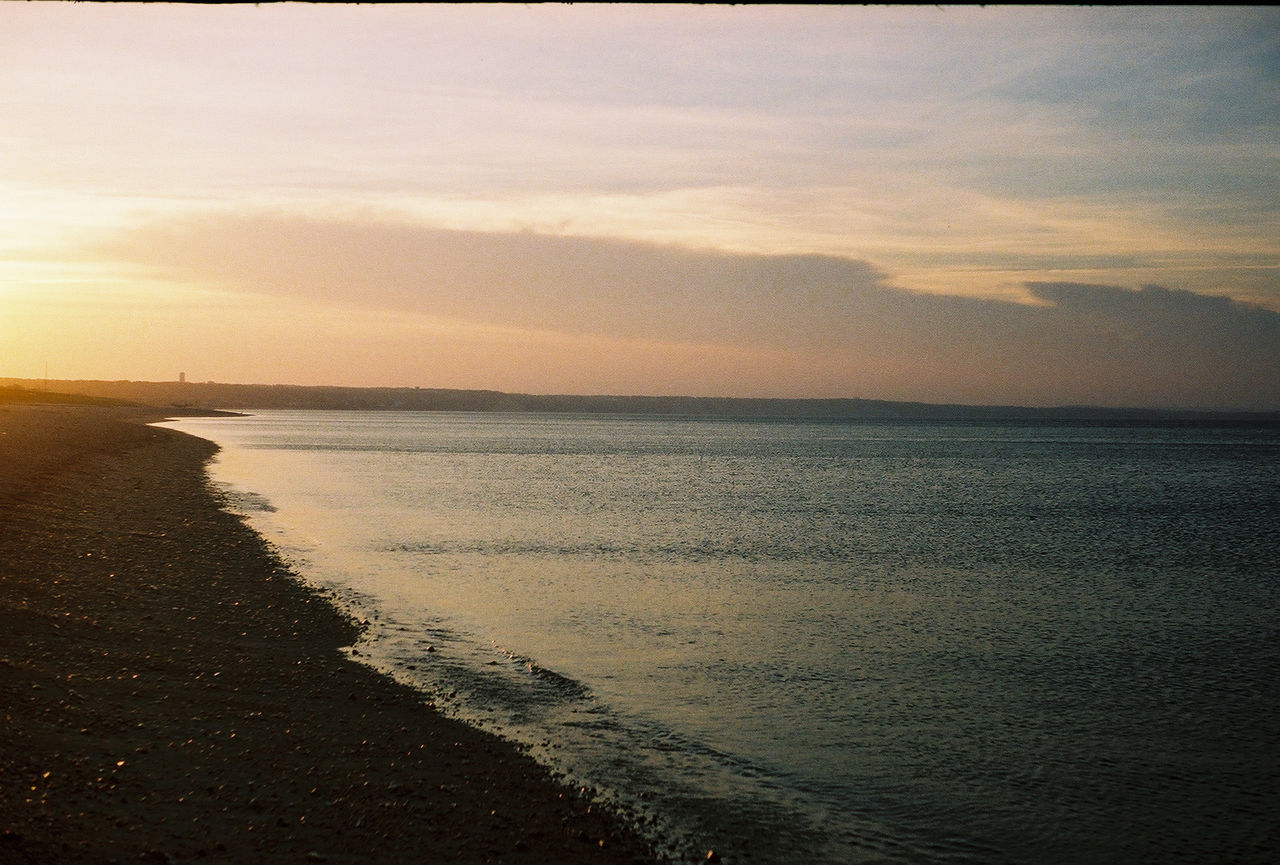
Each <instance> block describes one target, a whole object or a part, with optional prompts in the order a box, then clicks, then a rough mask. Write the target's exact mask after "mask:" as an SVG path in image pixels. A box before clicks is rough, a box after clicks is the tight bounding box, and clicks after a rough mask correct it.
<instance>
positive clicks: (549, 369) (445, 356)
mask: <svg viewBox="0 0 1280 865" xmlns="http://www.w3.org/2000/svg"><path fill="white" fill-rule="evenodd" d="M0 101H2V104H0V116H3V117H4V121H3V124H0V377H14V378H42V377H44V375H45V371H46V369H47V371H48V375H49V376H50V377H52V378H56V379H73V378H102V379H149V380H164V379H176V378H177V376H178V373H179V371H183V372H185V373H186V374H187V377H188V378H189V379H191V380H199V381H204V380H216V381H226V382H246V383H293V384H335V385H362V386H395V385H416V386H422V387H459V388H491V389H498V390H506V391H519V392H530V393H584V394H585V393H615V394H685V395H715V396H776V397H867V398H876V399H902V400H923V401H930V402H964V403H1019V404H1025V405H1054V404H1081V403H1087V404H1095V405H1141V406H1159V407H1187V408H1244V409H1269V410H1275V409H1280V375H1278V374H1277V372H1276V371H1277V370H1280V219H1278V218H1277V217H1278V216H1280V135H1277V132H1278V131H1280V14H1278V13H1276V12H1275V11H1274V10H1272V9H1269V8H1263V7H1243V8H1222V7H1203V8H1201V7H1166V8H1163V9H1147V8H1142V7H1123V8H1119V7H1117V8H1066V7H1049V8H1033V7H1003V8H1001V7H993V8H976V7H942V8H936V7H898V8H892V7H888V8H880V9H874V8H865V7H839V6H836V7H827V6H810V7H806V6H759V7H753V6H745V7H742V6H648V5H636V6H630V5H613V4H600V5H585V6H584V5H564V6H559V5H534V6H517V5H493V6H488V5H458V6H449V5H440V6H433V5H385V6H381V5H365V6H358V5H350V6H347V5H338V4H321V5H311V4H267V5H265V6H258V7H255V6H248V5H226V6H218V5H212V6H205V5H164V4H138V5H133V4H71V3H57V2H55V3H12V4H0Z"/></svg>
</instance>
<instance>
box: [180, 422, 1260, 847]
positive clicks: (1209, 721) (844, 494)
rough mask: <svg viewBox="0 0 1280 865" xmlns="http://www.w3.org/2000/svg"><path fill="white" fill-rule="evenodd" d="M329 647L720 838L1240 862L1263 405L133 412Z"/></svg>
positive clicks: (652, 818) (632, 807)
mask: <svg viewBox="0 0 1280 865" xmlns="http://www.w3.org/2000/svg"><path fill="white" fill-rule="evenodd" d="M170 425H172V426H174V427H176V428H179V429H183V430H186V431H189V432H193V433H195V434H197V435H201V436H204V437H207V438H211V439H213V440H214V441H216V442H218V443H219V444H220V445H221V446H222V448H223V450H222V452H221V455H220V457H219V459H218V461H217V463H216V464H215V465H214V467H213V475H214V477H215V479H216V480H217V481H218V482H219V483H220V484H222V485H224V487H225V488H226V489H227V490H228V494H229V496H230V498H231V501H232V502H233V503H234V504H235V506H236V507H238V508H240V509H242V510H243V511H244V512H246V513H248V514H249V515H250V518H251V520H252V522H253V524H254V526H255V527H256V528H258V529H259V530H260V531H262V532H263V533H264V534H265V535H267V536H268V538H269V539H271V540H272V541H273V542H274V543H276V544H277V546H279V547H280V548H281V549H282V550H283V551H284V552H285V554H286V555H287V556H289V557H291V558H292V559H293V560H294V561H295V562H296V564H297V566H298V568H299V569H300V570H301V571H302V573H303V574H304V576H306V577H307V578H308V579H309V580H312V581H313V582H315V583H317V584H318V585H321V586H323V587H326V588H328V589H330V590H332V591H334V592H335V593H337V594H338V595H339V596H340V597H342V598H344V599H345V600H346V601H347V602H349V603H351V604H353V605H354V606H355V608H356V609H357V610H359V611H360V612H361V614H362V615H364V616H366V617H368V618H369V619H370V620H371V622H372V623H373V625H374V627H373V628H372V629H371V632H370V640H368V641H367V642H365V643H362V644H361V645H359V646H358V647H357V648H356V651H357V652H359V653H360V657H361V659H362V660H365V661H367V662H369V663H373V664H374V665H376V666H379V667H381V668H383V669H386V670H388V671H389V672H392V673H393V674H394V675H396V676H397V677H399V678H402V679H404V680H407V681H411V682H413V683H415V684H417V685H418V686H419V687H421V688H423V689H424V692H425V694H426V695H427V697H428V698H429V699H432V700H433V701H435V702H436V703H437V704H439V705H441V706H442V707H443V708H445V709H446V711H449V712H451V713H453V714H455V715H457V716H460V717H463V718H465V719H468V720H470V721H472V722H475V723H479V724H482V725H484V726H486V727H488V728H491V729H494V730H496V731H498V732H501V733H503V734H504V735H507V736H509V737H512V738H515V739H517V740H518V741H521V742H523V743H525V744H527V745H528V746H529V747H530V749H531V750H532V751H533V753H534V754H535V756H537V757H538V758H539V759H541V760H543V761H544V762H546V763H547V764H548V765H550V766H552V767H554V768H555V769H557V770H558V771H561V772H563V773H565V774H566V776H567V777H568V778H570V779H571V780H573V781H574V782H575V783H580V784H582V785H584V786H588V787H590V788H592V789H594V790H595V791H596V794H597V795H598V796H600V797H601V798H604V799H608V800H611V801H612V802H613V803H614V804H615V805H616V806H617V807H619V808H620V809H622V810H624V811H626V812H627V813H630V814H632V815H633V816H634V817H635V819H637V821H639V822H641V823H642V824H643V825H645V826H649V827H651V829H652V831H653V832H654V833H655V834H656V835H659V836H661V837H662V838H663V839H664V840H665V843H666V847H667V850H668V852H669V853H670V854H671V855H672V856H673V857H676V858H682V857H692V856H694V855H697V854H705V851H706V850H707V849H708V848H715V849H717V850H719V851H721V852H722V853H723V855H725V856H726V858H728V859H730V860H732V861H734V862H740V863H765V865H779V863H792V862H796V861H808V862H813V863H845V862H849V863H853V862H864V861H865V862H872V861H887V862H913V863H914V862H940V863H979V862H982V863H994V862H1027V863H1086V862H1087V863H1105V862H1114V863H1132V862H1197V863H1199V862H1205V861H1249V862H1263V861H1270V860H1271V859H1272V858H1273V856H1275V855H1276V853H1277V849H1276V848H1277V845H1278V844H1280V842H1278V841H1277V837H1276V834H1275V828H1274V827H1275V818H1274V815H1275V814H1276V813H1280V783H1278V782H1280V720H1278V719H1280V712H1278V711H1277V709H1280V686H1278V684H1277V682H1278V677H1277V670H1280V639H1278V638H1280V634H1278V633H1277V631H1278V630H1280V616H1278V615H1277V613H1278V612H1280V431H1278V430H1276V429H1274V428H1271V429H1266V428H1250V427H1229V426H1227V427H1209V426H1199V427H1192V426H1182V427H1159V426H1142V427H1101V426H1049V425H1038V424H1013V425H992V424H963V423H945V424H937V423H918V424H891V423H882V422H873V423H830V422H803V421H785V422H783V421H778V422H771V421H725V420H684V419H654V418H635V417H617V416H612V417H601V416H578V415H574V416H570V415H530V414H465V413H359V412H263V413H259V414H257V415H255V416H252V417H246V418H232V419H188V420H183V421H179V422H174V423H172V424H170Z"/></svg>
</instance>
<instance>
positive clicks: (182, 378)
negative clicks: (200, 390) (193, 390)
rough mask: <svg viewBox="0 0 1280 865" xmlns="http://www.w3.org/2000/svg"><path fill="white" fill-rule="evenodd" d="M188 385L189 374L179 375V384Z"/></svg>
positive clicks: (181, 373)
mask: <svg viewBox="0 0 1280 865" xmlns="http://www.w3.org/2000/svg"><path fill="white" fill-rule="evenodd" d="M186 383H187V374H186V373H185V372H180V373H178V384H186Z"/></svg>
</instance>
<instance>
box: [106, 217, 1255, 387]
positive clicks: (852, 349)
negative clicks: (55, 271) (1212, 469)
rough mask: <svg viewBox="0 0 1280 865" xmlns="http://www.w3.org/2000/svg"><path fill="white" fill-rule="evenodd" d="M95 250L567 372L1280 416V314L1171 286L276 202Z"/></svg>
mask: <svg viewBox="0 0 1280 865" xmlns="http://www.w3.org/2000/svg"><path fill="white" fill-rule="evenodd" d="M92 252H93V254H94V255H95V256H103V257H105V258H108V259H110V260H113V261H116V262H122V263H127V264H129V265H131V266H134V267H139V266H141V267H145V268H147V269H148V270H149V272H151V273H152V274H153V275H155V276H157V277H160V278H163V279H166V280H169V281H171V282H173V283H174V284H190V285H199V286H201V287H204V288H210V287H216V288H220V289H222V290H229V291H235V292H240V293H257V294H262V295H275V296H282V297H287V298H290V299H291V300H295V301H301V302H306V303H313V304H319V305H322V306H330V307H342V306H345V307H349V308H350V307H356V308H365V309H372V310H382V311H393V312H397V313H402V314H408V315H417V316H430V317H434V318H435V319H437V320H439V319H446V320H452V321H456V322H461V323H469V324H473V325H476V326H485V327H492V326H498V327H504V328H509V329H514V330H513V332H525V333H529V334H541V335H542V336H539V337H538V342H539V345H540V349H539V350H540V351H543V352H545V353H547V354H548V355H555V354H556V352H557V351H562V352H563V353H564V358H562V359H561V361H558V362H559V363H560V366H561V368H562V369H566V370H567V369H568V367H569V366H571V365H572V359H571V351H572V349H571V346H575V345H576V346H581V345H582V344H583V343H582V341H583V340H584V339H590V340H593V341H595V343H594V344H596V345H598V346H612V349H610V350H611V351H613V352H614V354H615V355H616V356H617V357H618V358H619V361H618V363H619V366H620V367H621V366H623V365H625V364H626V361H625V359H624V357H623V356H624V355H627V353H628V352H632V353H635V352H639V351H640V349H639V348H638V346H641V345H643V346H644V349H643V351H644V353H645V356H646V357H649V356H651V355H652V352H653V351H654V350H655V348H654V347H655V346H660V345H668V346H672V347H673V349H672V350H673V351H674V350H675V349H674V347H676V346H679V347H680V348H679V351H680V352H681V353H682V356H684V357H685V358H686V361H685V366H686V367H688V368H693V367H696V365H697V363H698V361H697V358H698V357H699V356H700V353H701V356H702V357H704V358H706V362H707V363H708V364H713V363H716V362H719V361H717V360H716V359H717V358H721V359H722V358H724V357H726V356H728V355H727V354H726V352H736V353H737V354H736V355H735V356H738V357H742V358H748V357H755V358H756V359H757V360H756V361H754V362H752V363H746V362H745V361H744V366H743V367H742V368H743V369H744V370H746V369H750V370H751V373H750V374H751V375H753V376H761V377H760V378H759V379H758V380H757V381H750V380H747V381H742V382H739V386H738V387H737V388H735V392H739V393H763V394H778V393H783V394H784V395H803V393H789V394H788V393H787V388H788V386H789V385H788V384H787V382H786V381H780V380H778V379H769V378H767V376H766V374H765V371H764V370H765V367H766V366H768V365H769V364H773V365H774V366H775V367H776V368H777V369H783V368H785V369H786V370H787V376H788V377H789V378H790V379H792V380H794V381H800V380H803V381H804V382H805V387H807V388H808V391H807V392H808V393H809V394H812V393H814V392H815V391H821V392H822V393H824V394H826V395H840V394H843V395H870V396H885V397H888V398H904V399H928V400H933V401H944V402H947V401H950V402H1018V403H1030V404H1047V403H1095V404H1125V405H1165V406H1193V407H1195V406H1201V407H1221V408H1226V407H1270V408H1275V407H1280V382H1278V380H1277V379H1278V377H1277V376H1276V375H1275V370H1276V369H1280V314H1277V313H1275V312H1272V311H1270V310H1267V309H1264V308H1261V307H1256V306H1252V305H1249V304H1244V303H1240V302H1237V301H1233V300H1230V299H1227V298H1222V297H1208V296H1204V295H1200V294H1195V293H1192V292H1189V291H1185V290H1177V289H1170V288H1163V287H1159V286H1146V287H1143V288H1141V289H1138V290H1131V289H1128V288H1124V287H1120V286H1115V285H1092V284H1084V283H1072V282H1028V283H1026V290H1027V292H1028V294H1029V296H1030V298H1031V299H1032V300H1033V301H1035V303H1013V302H1008V301H1002V300H992V299H979V298H972V297H961V296H955V295H944V294H920V293H913V292H909V291H905V290H902V289H900V288H896V287H895V286H893V284H892V280H891V278H890V277H889V276H888V275H886V274H885V273H883V272H882V271H881V270H880V269H879V268H877V267H876V266H875V265H874V264H872V263H869V262H866V261H860V260H856V259H849V258H840V257H836V256H824V255H749V254H733V253H725V252H719V251H710V250H696V249H686V248H681V247H675V246H659V245H653V244H645V243H640V242H635V241H627V240H610V239H599V238H584V237H571V236H549V235H542V234H534V233H531V232H509V233H484V232H474V231H450V230H443V229H438V228H431V227H422V226H417V225H413V224H409V223H405V222H394V221H386V220H379V219H368V218H350V219H320V218H309V217H298V216H295V215H290V214H286V213H260V212H255V213H247V214H234V213H220V214H206V215H203V216H191V217H188V218H185V219H180V220H176V221H169V222H165V223H155V224H151V225H147V226H142V227H139V228H136V229H134V230H131V231H128V232H124V233H122V234H119V235H117V236H115V237H114V238H112V239H110V240H109V241H108V242H104V243H102V244H99V245H98V246H97V247H96V248H95V249H94V250H93V251H92ZM557 334H558V335H559V336H558V337H557V336H556V335H557ZM557 340H559V342H557ZM557 345H559V346H560V348H557ZM699 347H701V348H699ZM607 354H608V351H606V349H605V348H601V349H600V351H599V352H597V361H596V362H599V358H600V357H604V356H607ZM638 356H639V355H638V354H637V357H638ZM766 358H771V359H772V360H765V359H766ZM753 364H754V365H753ZM632 366H633V367H634V366H635V364H632ZM574 380H575V381H579V380H582V376H581V375H578V377H577V378H575V379H574ZM698 380H699V381H701V380H706V379H705V378H704V379H698ZM824 380H825V382H826V384H825V385H823V384H821V382H823V381H824ZM716 381H717V382H719V386H721V387H724V380H723V378H719V379H716ZM628 382H629V383H630V384H631V386H632V390H635V389H636V388H635V383H636V375H635V373H634V370H633V372H632V374H631V377H630V378H629V379H628ZM686 386H687V385H686ZM601 387H603V388H604V389H609V388H608V385H607V384H603V385H601ZM543 389H545V390H557V389H561V388H557V387H556V386H555V385H554V384H553V383H550V382H549V383H548V384H547V385H546V386H545V387H544V388H543ZM644 390H648V391H652V392H668V393H670V392H678V391H681V390H682V385H681V383H680V382H679V381H655V382H654V383H653V385H652V386H651V387H648V388H644Z"/></svg>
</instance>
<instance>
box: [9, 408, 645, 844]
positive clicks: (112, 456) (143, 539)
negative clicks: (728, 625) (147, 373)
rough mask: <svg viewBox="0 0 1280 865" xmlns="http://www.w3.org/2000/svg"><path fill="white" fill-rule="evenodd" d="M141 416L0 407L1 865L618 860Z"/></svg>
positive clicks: (591, 827) (510, 753) (532, 773)
mask: <svg viewBox="0 0 1280 865" xmlns="http://www.w3.org/2000/svg"><path fill="white" fill-rule="evenodd" d="M144 419H154V418H148V416H147V415H146V414H145V412H144V410H136V409H125V408H101V407H70V406H41V405H22V406H20V405H3V404H0V711H3V713H4V717H3V724H2V725H0V863H3V865H9V863H59V862H68V863H70V862H84V863H107V862H121V863H128V862H157V863H160V862H192V861H198V860H205V861H210V862H227V863H262V862H288V863H304V862H331V863H344V862H352V863H356V862H358V863H361V865H377V863H400V862H405V863H408V862H412V863H415V865H419V863H450V862H459V863H479V862H507V863H576V862H593V863H635V862H644V861H649V860H650V858H651V857H649V856H648V855H647V853H646V852H645V848H644V845H643V844H641V843H640V842H639V841H637V840H636V839H635V838H634V837H633V836H631V835H630V834H628V833H627V832H626V831H624V830H623V829H622V828H621V827H620V824H618V823H616V822H614V821H612V820H611V819H610V817H609V816H608V815H607V814H602V813H600V812H599V811H598V810H591V809H589V807H588V805H587V803H586V802H585V801H583V800H582V799H581V798H580V797H578V796H577V795H575V794H574V793H573V792H571V791H568V790H565V789H563V788H561V787H558V786H556V785H555V784H554V783H553V782H552V781H551V780H550V779H548V777H547V776H546V774H545V773H544V772H543V771H542V770H541V769H539V767H538V766H537V765H536V764H534V763H533V762H532V761H531V760H529V759H528V758H526V757H525V756H523V755H522V754H520V753H519V752H518V751H517V750H516V749H515V748H514V747H512V746H510V745H508V744H507V743H505V742H503V741H501V740H499V739H496V738H494V737H492V736H490V735H488V734H485V733H482V732H479V731H477V730H474V729H471V728H469V727H467V726H465V725H462V724H459V723H456V722H453V721H450V720H448V719H446V718H443V717H442V716H440V715H439V714H437V713H436V712H435V711H434V710H432V709H431V708H430V707H428V706H426V705H425V704H424V703H423V702H422V701H421V699H420V697H419V696H418V695H417V694H415V693H414V692H412V691H411V690H409V689H407V688H405V687H402V686H400V685H397V684H395V683H394V682H392V681H390V680H388V679H386V678H383V677H381V676H379V675H378V674H376V673H374V672H373V671H371V670H369V669H367V668H364V667H362V666H360V665H358V664H355V663H353V662H351V661H348V660H347V659H345V658H344V657H343V656H342V655H341V654H340V653H339V652H338V648H339V647H340V646H343V645H348V644H350V642H351V641H352V640H353V638H354V637H355V636H356V630H355V628H354V626H353V624H352V623H351V622H349V621H348V620H346V619H345V618H344V617H343V616H341V615H339V614H338V613H337V612H335V611H334V610H333V608H331V607H330V606H329V605H328V604H326V603H325V602H324V601H323V600H322V599H320V598H319V597H318V596H316V595H315V594H313V593H312V592H310V591H309V590H307V589H305V588H304V587H302V586H301V585H300V584H299V583H297V582H296V581H295V580H293V579H292V578H291V577H290V575H289V574H288V572H287V571H286V570H285V568H284V567H283V566H282V565H281V564H280V563H279V562H278V561H277V560H276V559H275V558H274V557H273V555H272V554H271V552H270V551H269V549H268V548H267V547H266V546H265V545H264V543H263V542H262V540H261V539H260V538H259V537H258V536H257V535H256V534H255V533H253V532H252V531H250V530H249V529H248V528H246V527H245V526H244V524H243V523H242V522H241V521H240V520H239V519H237V518H236V517H234V516H231V515H230V514H228V513H226V512H224V511H221V510H219V509H218V505H217V498H216V494H215V493H214V492H213V491H212V490H211V489H210V487H209V486H208V484H207V481H206V479H205V475H204V468H203V467H204V462H205V460H206V459H207V458H208V457H209V456H210V455H211V454H212V452H213V449H214V448H213V445H211V444H210V443H208V442H205V441H203V440H200V439H195V438H191V437H189V436H184V435H181V434H178V433H174V432H170V431H167V430H155V429H151V428H148V427H146V426H144V425H143V424H142V420H144Z"/></svg>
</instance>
